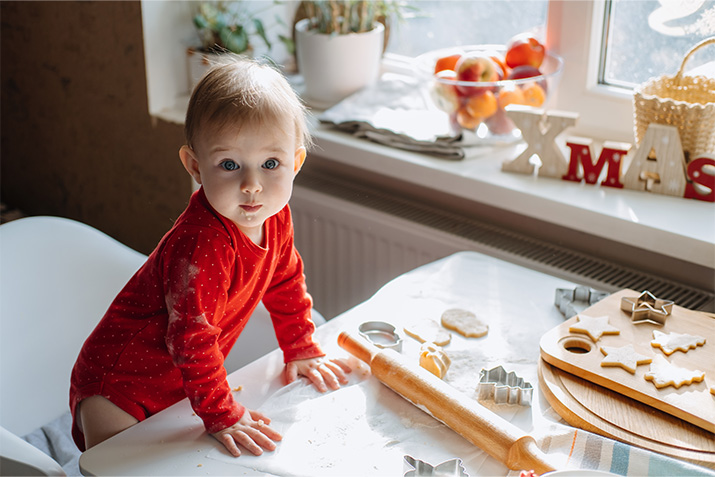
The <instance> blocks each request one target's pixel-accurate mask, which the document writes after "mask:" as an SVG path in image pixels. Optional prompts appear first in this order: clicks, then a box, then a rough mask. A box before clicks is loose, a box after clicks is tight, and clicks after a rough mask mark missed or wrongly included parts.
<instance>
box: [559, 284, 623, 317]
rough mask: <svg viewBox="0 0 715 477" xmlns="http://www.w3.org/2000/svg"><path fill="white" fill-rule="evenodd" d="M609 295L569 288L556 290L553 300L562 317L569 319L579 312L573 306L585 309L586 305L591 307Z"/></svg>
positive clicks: (588, 289) (586, 288)
mask: <svg viewBox="0 0 715 477" xmlns="http://www.w3.org/2000/svg"><path fill="white" fill-rule="evenodd" d="M608 295H610V293H606V292H602V291H597V290H594V289H593V288H589V287H584V286H578V287H576V288H573V289H569V288H557V289H556V297H555V298H554V305H556V307H557V308H558V309H559V311H560V312H561V314H562V315H564V316H565V317H566V318H570V317H572V316H574V315H577V314H578V313H579V311H583V310H577V309H576V307H575V305H576V304H582V305H583V306H581V307H580V308H583V309H585V308H586V307H587V305H589V306H590V305H593V304H594V303H597V302H599V301H601V300H603V299H604V298H606V297H607V296H608Z"/></svg>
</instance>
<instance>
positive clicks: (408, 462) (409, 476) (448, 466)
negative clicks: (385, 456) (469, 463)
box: [402, 455, 469, 477]
mask: <svg viewBox="0 0 715 477" xmlns="http://www.w3.org/2000/svg"><path fill="white" fill-rule="evenodd" d="M404 459H405V460H404V462H403V466H402V468H403V469H404V470H405V474H404V476H405V477H420V476H428V475H435V476H455V477H469V474H468V473H467V471H466V469H465V468H464V466H463V465H462V459H450V460H446V461H444V462H442V463H441V464H439V465H436V466H433V465H431V464H428V463H427V462H425V461H422V460H419V459H415V458H414V457H412V456H411V455H406V456H405V457H404Z"/></svg>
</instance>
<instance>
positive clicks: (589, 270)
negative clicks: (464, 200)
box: [291, 171, 715, 319]
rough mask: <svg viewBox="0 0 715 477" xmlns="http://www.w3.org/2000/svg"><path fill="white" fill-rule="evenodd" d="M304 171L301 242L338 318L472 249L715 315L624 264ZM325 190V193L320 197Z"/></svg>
mask: <svg viewBox="0 0 715 477" xmlns="http://www.w3.org/2000/svg"><path fill="white" fill-rule="evenodd" d="M306 172H307V171H303V172H302V173H301V176H302V177H300V179H301V181H299V182H298V183H296V185H295V187H294V192H293V198H292V199H291V209H292V211H293V218H294V223H295V243H296V246H297V247H298V250H299V252H300V254H301V256H302V257H303V260H304V262H305V272H306V277H307V278H306V280H307V284H308V290H309V292H310V293H311V295H312V296H313V299H314V301H315V308H316V309H317V310H318V311H320V312H321V313H322V314H323V315H324V316H325V317H326V318H328V319H330V318H332V317H334V316H336V315H338V314H340V313H342V312H344V311H346V310H348V309H350V308H351V307H353V306H355V305H357V304H359V303H361V302H362V301H364V300H366V299H368V298H370V297H371V296H372V295H373V294H374V293H375V292H376V291H377V290H378V289H379V288H380V287H382V286H383V285H384V284H385V283H387V282H388V281H390V280H392V279H393V278H395V277H397V276H399V275H400V274H402V273H405V272H407V271H409V270H412V269H414V268H416V267H418V266H420V265H424V264H426V263H429V262H432V261H434V260H437V259H439V258H442V257H445V256H447V255H450V254H452V253H455V252H458V251H463V250H472V251H476V252H481V253H484V254H487V255H491V256H493V257H496V258H500V259H503V260H506V261H509V262H512V263H516V264H517V265H521V266H524V267H527V268H531V269H534V270H538V271H540V272H543V273H548V274H550V275H553V276H556V277H560V278H564V279H566V280H570V281H572V282H575V283H579V284H582V285H586V286H590V287H593V288H595V289H598V290H603V291H607V292H612V291H615V290H618V289H622V288H631V289H634V290H649V291H651V292H652V293H654V294H655V295H656V296H659V297H662V298H664V299H669V300H674V301H675V302H676V303H678V304H679V305H680V306H684V307H686V308H692V309H701V310H704V311H715V293H712V291H711V290H701V289H699V288H694V287H691V286H688V285H684V284H682V283H678V282H674V281H672V280H668V279H665V278H663V277H662V276H657V275H653V274H650V273H647V272H644V271H640V270H636V269H633V268H630V267H627V266H624V265H622V264H620V263H614V262H610V261H608V260H604V259H601V258H599V257H594V256H593V255H591V254H584V253H581V252H578V251H575V250H571V249H566V248H563V247H560V246H558V245H556V244H552V243H549V242H545V241H542V240H538V239H534V238H532V237H528V236H525V235H523V234H519V233H516V232H514V231H510V230H507V229H504V228H501V227H498V226H495V225H493V224H490V223H485V222H481V221H478V220H475V219H472V218H469V217H464V216H461V215H457V214H454V213H450V212H449V211H445V210H443V209H433V208H430V207H429V206H428V205H426V204H424V203H420V202H413V201H410V200H408V199H405V198H403V197H400V196H396V195H394V194H390V193H387V192H381V191H377V190H373V189H371V188H367V187H365V186H363V185H361V184H358V183H355V182H354V181H350V180H341V179H339V178H336V177H334V176H330V175H323V176H322V177H321V175H320V174H306ZM317 191H320V192H317Z"/></svg>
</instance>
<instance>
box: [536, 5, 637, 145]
mask: <svg viewBox="0 0 715 477" xmlns="http://www.w3.org/2000/svg"><path fill="white" fill-rule="evenodd" d="M607 1H609V0H593V1H588V2H586V1H569V0H550V1H549V13H548V17H547V30H546V32H547V33H546V35H547V36H546V44H547V47H548V48H550V49H552V50H553V51H555V52H556V53H557V54H559V55H561V56H562V57H563V58H564V61H565V67H564V72H563V74H562V77H561V81H560V83H559V87H558V91H557V92H556V101H555V109H558V110H564V111H574V112H576V113H578V114H579V120H578V122H577V124H576V126H574V127H573V128H572V129H570V130H569V131H568V133H569V134H571V135H579V136H585V137H592V138H597V139H600V140H611V141H619V142H627V143H633V142H634V137H633V92H632V90H630V89H626V88H620V87H615V86H608V85H603V84H599V81H598V75H599V66H600V61H601V51H602V45H603V38H604V28H605V21H606V19H605V15H606V8H607ZM574 19H575V20H574Z"/></svg>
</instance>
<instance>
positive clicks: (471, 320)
mask: <svg viewBox="0 0 715 477" xmlns="http://www.w3.org/2000/svg"><path fill="white" fill-rule="evenodd" d="M442 326H444V327H445V328H447V329H449V330H453V331H456V332H457V333H459V334H460V335H462V336H466V337H467V338H479V337H481V336H484V335H486V334H487V332H488V331H489V326H488V325H487V324H486V323H484V322H483V321H482V320H480V319H479V318H477V315H475V314H474V313H472V312H471V311H467V310H462V309H459V308H451V309H449V310H447V311H445V312H444V313H442Z"/></svg>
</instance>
